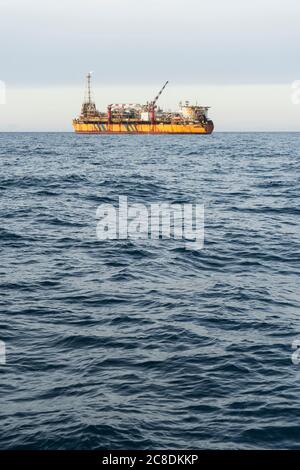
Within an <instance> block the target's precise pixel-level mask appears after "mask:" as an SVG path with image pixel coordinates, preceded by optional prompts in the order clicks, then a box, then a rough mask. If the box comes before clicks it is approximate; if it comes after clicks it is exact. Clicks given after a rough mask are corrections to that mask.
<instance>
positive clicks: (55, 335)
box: [0, 133, 300, 449]
mask: <svg viewBox="0 0 300 470" xmlns="http://www.w3.org/2000/svg"><path fill="white" fill-rule="evenodd" d="M0 165H1V173H0V202H1V205H0V211H1V227H0V253H1V258H0V259H1V263H0V283H1V285H0V312H1V316H0V340H1V341H3V342H5V346H6V364H2V365H0V380H1V382H0V393H1V397H0V403H1V404H0V422H1V433H0V448H1V449H133V448H135V449H151V448H152V449H164V448H173V449H183V448H188V449H191V448H196V449H237V448H238V449H251V448H256V449H260V448H265V449H274V448H289V449H295V448H300V365H297V363H296V364H294V363H293V362H292V359H291V355H292V353H293V349H292V343H293V341H295V340H297V339H299V340H300V311H299V306H300V299H299V262H300V253H299V213H300V210H299V196H300V191H299V169H300V134H297V133H294V134H293V133H279V134H272V133H269V134H268V133H258V134H246V133H245V134H234V133H232V134H231V133H229V134H225V133H224V134H223V133H215V134H213V135H212V136H206V137H201V136H200V137H197V136H179V137H177V136H147V135H144V136H93V135H91V136H78V135H77V136H76V135H74V134H70V133H65V134H64V133H57V134H55V133H54V134H50V133H48V134H47V133H45V134H38V133H37V134H34V133H32V134H0ZM119 195H127V196H128V200H129V203H137V202H142V203H147V204H148V203H151V202H157V201H163V202H177V203H183V202H198V203H204V205H205V245H204V249H203V250H201V251H191V250H186V249H185V244H184V242H183V241H182V240H172V239H171V240H110V241H99V240H97V238H96V218H95V212H96V209H97V207H98V206H99V204H101V203H112V204H117V203H118V197H119ZM294 362H295V361H294Z"/></svg>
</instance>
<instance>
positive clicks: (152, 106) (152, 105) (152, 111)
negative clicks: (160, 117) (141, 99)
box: [149, 80, 169, 124]
mask: <svg viewBox="0 0 300 470" xmlns="http://www.w3.org/2000/svg"><path fill="white" fill-rule="evenodd" d="M168 83H169V81H168V80H167V81H166V83H165V84H164V86H163V87H162V89H161V90H160V91H159V92H158V93H157V95H156V97H155V98H154V100H153V101H151V102H150V106H149V110H150V121H151V124H154V122H155V108H156V103H157V100H158V98H159V97H160V95H161V94H162V92H163V91H164V89H165V88H166V86H167V85H168Z"/></svg>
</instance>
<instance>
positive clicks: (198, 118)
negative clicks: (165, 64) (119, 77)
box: [73, 73, 214, 135]
mask: <svg viewBox="0 0 300 470" xmlns="http://www.w3.org/2000/svg"><path fill="white" fill-rule="evenodd" d="M167 84H168V82H166V83H165V84H164V86H163V87H162V89H161V90H160V91H159V93H158V94H157V96H156V97H155V98H154V100H153V101H150V102H147V103H146V104H144V105H143V104H132V103H130V104H128V103H126V104H109V105H108V106H107V111H106V112H100V111H97V108H96V105H95V103H94V101H93V100H92V96H91V74H90V73H89V74H88V75H87V83H86V92H85V98H84V102H83V105H82V108H81V114H80V116H79V117H78V118H76V119H74V120H73V128H74V131H75V132H77V133H78V134H203V135H205V134H211V133H212V132H213V130H214V124H213V122H212V121H211V120H210V119H209V118H208V116H207V114H208V109H209V107H208V106H198V105H190V103H189V102H188V101H186V102H185V103H184V104H183V103H179V110H178V111H177V112H171V111H163V110H162V109H161V108H160V107H158V106H157V101H158V98H159V97H160V95H161V93H162V92H163V90H164V89H165V87H166V86H167Z"/></svg>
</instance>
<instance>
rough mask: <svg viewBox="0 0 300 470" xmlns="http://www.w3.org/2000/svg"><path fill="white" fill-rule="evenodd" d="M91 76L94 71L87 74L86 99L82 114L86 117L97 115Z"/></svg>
mask: <svg viewBox="0 0 300 470" xmlns="http://www.w3.org/2000/svg"><path fill="white" fill-rule="evenodd" d="M91 78H92V72H89V73H88V74H87V76H86V85H85V93H84V101H83V104H82V108H81V114H82V115H83V116H84V117H88V116H90V117H95V116H96V115H97V110H96V105H95V103H94V101H93V100H92V89H91Z"/></svg>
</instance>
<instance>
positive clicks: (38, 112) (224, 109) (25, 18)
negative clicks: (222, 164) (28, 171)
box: [0, 0, 300, 130]
mask: <svg viewBox="0 0 300 470" xmlns="http://www.w3.org/2000/svg"><path fill="white" fill-rule="evenodd" d="M299 22H300V1H299V0H284V1H283V0H251V1H248V0H244V1H241V0H226V1H224V0H212V1H211V2H208V1H207V0H205V1H202V0H160V1H157V0H149V1H144V0H139V1H138V0H104V1H103V0H80V1H79V0H52V1H42V0H6V1H5V0H0V41H1V64H0V65H1V67H0V80H2V81H4V82H5V84H6V91H7V93H6V105H0V130H34V129H37V130H47V129H49V130H69V129H70V120H71V118H72V117H73V116H74V114H77V112H78V111H79V108H80V103H81V99H82V95H83V90H82V87H83V77H84V75H85V74H86V72H87V71H89V70H92V71H93V72H94V75H93V80H94V83H95V93H94V94H95V98H96V102H97V105H98V107H101V108H103V107H104V106H105V105H106V104H107V103H108V102H109V101H110V102H112V101H113V102H116V101H120V100H121V101H124V102H126V101H138V100H142V101H146V100H149V99H151V98H152V96H153V95H155V93H156V91H157V89H158V88H159V87H160V86H161V85H162V84H163V83H164V81H165V80H170V86H169V87H168V89H166V91H165V94H164V95H163V96H162V101H161V103H162V104H165V105H166V106H168V107H175V106H176V104H177V103H178V101H180V100H181V99H182V100H185V99H194V100H198V102H199V103H200V102H201V103H202V104H209V105H212V106H213V109H212V111H211V114H212V116H213V118H214V119H215V120H217V129H218V128H219V129H220V130H226V129H228V130H234V129H237V130H244V129H245V130H247V129H249V130H255V129H258V130H271V129H274V130H281V129H282V130H286V129H291V130H300V105H298V106H296V105H292V104H291V100H290V94H291V89H290V86H291V83H292V82H293V81H295V80H297V79H300V65H299V55H300V54H299V52H300V27H299V26H300V25H299ZM274 112H275V113H278V115H279V116H281V121H279V120H278V119H274Z"/></svg>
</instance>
